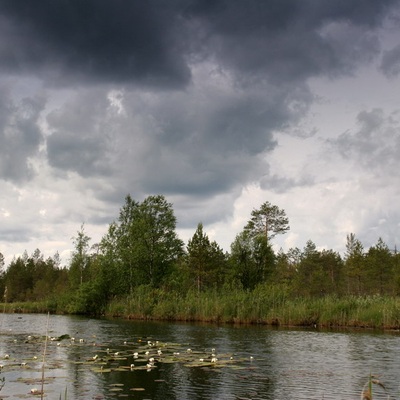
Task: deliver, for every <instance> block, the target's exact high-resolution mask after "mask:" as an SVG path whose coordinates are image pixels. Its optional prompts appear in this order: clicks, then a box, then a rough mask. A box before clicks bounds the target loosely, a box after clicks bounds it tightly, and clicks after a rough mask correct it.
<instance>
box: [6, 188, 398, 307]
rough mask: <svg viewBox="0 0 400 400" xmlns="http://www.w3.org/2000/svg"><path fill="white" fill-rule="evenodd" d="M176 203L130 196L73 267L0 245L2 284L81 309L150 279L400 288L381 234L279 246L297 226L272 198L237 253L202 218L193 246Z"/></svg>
mask: <svg viewBox="0 0 400 400" xmlns="http://www.w3.org/2000/svg"><path fill="white" fill-rule="evenodd" d="M176 222H177V221H176V217H175V215H174V210H173V206H172V204H171V203H169V202H168V201H167V200H166V198H165V197H164V196H162V195H155V196H149V197H147V198H146V199H145V200H144V201H142V202H138V201H135V200H134V199H133V198H132V197H131V196H130V195H128V196H126V198H125V202H124V204H123V206H122V207H121V209H120V211H119V215H118V217H117V218H116V219H115V221H113V222H112V223H111V224H110V225H109V227H108V230H107V232H106V233H105V235H104V236H103V237H102V239H101V241H100V243H97V244H94V245H91V243H90V241H91V238H90V237H89V236H88V235H87V233H86V231H85V227H84V225H82V226H81V227H80V230H79V231H78V232H77V234H76V236H75V237H74V238H73V245H74V250H73V252H72V256H71V259H70V260H69V262H68V265H67V266H64V267H62V266H61V260H60V257H59V255H58V253H56V254H55V255H54V256H53V257H48V258H47V259H45V258H44V256H43V255H42V253H41V252H40V250H39V249H37V250H35V251H34V252H33V254H31V255H28V254H27V253H26V252H25V253H24V254H23V255H22V256H19V257H14V259H13V260H12V261H11V262H10V264H9V265H8V266H5V265H4V257H3V255H2V254H1V253H0V267H1V274H0V291H1V293H4V301H5V302H9V303H12V302H21V301H25V302H27V301H28V302H29V301H42V300H47V301H49V302H50V304H51V302H53V303H54V308H57V309H61V310H63V311H66V312H71V313H90V314H99V313H102V312H103V311H104V309H105V307H106V306H107V304H108V303H109V302H110V301H111V300H113V299H116V298H124V297H126V298H129V296H131V295H133V294H134V293H135V292H136V291H137V290H139V289H140V288H143V287H148V288H152V289H159V290H161V291H166V292H175V293H177V295H179V294H184V293H187V292H189V291H192V292H194V293H196V292H197V293H201V292H205V291H207V290H217V291H218V290H222V289H224V290H225V289H228V290H238V291H246V292H250V291H253V290H255V289H257V287H260V285H263V287H265V284H268V285H269V287H273V286H279V287H280V288H281V289H283V290H285V292H286V293H287V294H288V295H289V296H292V297H293V298H297V297H323V296H327V295H332V294H335V295H337V296H347V295H356V296H364V295H371V294H379V295H398V294H400V256H399V254H398V253H397V252H396V251H391V250H390V249H389V248H388V246H387V245H386V244H385V243H384V241H383V240H382V239H381V238H379V239H378V241H377V243H376V244H375V245H374V246H372V247H370V248H368V249H365V248H364V247H363V245H362V243H361V242H360V240H359V239H357V237H356V236H355V234H354V233H350V234H348V235H347V243H346V252H345V254H344V255H343V256H341V255H340V254H339V253H338V252H335V251H333V250H318V248H317V246H316V244H315V243H314V242H313V241H312V240H309V241H307V243H306V245H305V247H304V248H303V249H300V248H297V247H296V248H291V249H289V250H288V251H286V252H284V251H283V250H282V249H281V250H280V251H278V252H275V251H274V250H273V247H272V241H273V238H274V237H275V236H276V235H280V234H284V233H286V232H287V231H288V230H289V220H288V218H287V216H286V213H285V211H284V210H282V209H280V208H279V207H277V206H275V205H272V204H271V203H269V202H265V203H263V204H262V205H261V206H260V208H259V209H255V210H253V211H252V213H251V215H250V218H249V221H248V223H247V224H246V225H245V226H244V228H243V230H242V231H241V232H240V233H239V234H237V235H236V237H235V239H234V241H233V243H232V244H231V247H230V252H224V251H223V250H222V249H221V247H220V246H219V245H218V243H217V242H216V241H212V240H210V238H209V237H208V235H207V234H206V233H205V232H204V229H203V225H202V223H201V222H200V223H199V224H198V225H197V228H196V230H195V232H194V234H193V236H192V237H191V239H190V240H189V241H188V243H187V244H185V243H184V242H183V241H182V240H181V239H179V237H178V235H177V233H176Z"/></svg>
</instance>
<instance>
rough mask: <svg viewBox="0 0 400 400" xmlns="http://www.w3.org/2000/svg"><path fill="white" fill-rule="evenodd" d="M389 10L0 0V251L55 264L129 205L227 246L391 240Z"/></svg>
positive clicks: (396, 50)
mask: <svg viewBox="0 0 400 400" xmlns="http://www.w3.org/2000/svg"><path fill="white" fill-rule="evenodd" d="M399 23H400V2H399V1H398V0H396V1H393V0H380V1H376V0H343V1H342V0H338V1H331V0H302V1H298V0H259V1H257V0H246V1H243V0H225V1H223V0H214V1H211V0H209V1H208V0H202V1H200V0H197V1H196V0H169V1H162V0H146V1H136V0H134V1H126V0H85V1H82V0H57V1H54V0H40V1H31V0H0V184H1V191H0V252H1V253H2V254H3V255H4V256H5V257H6V260H10V259H11V258H12V257H13V256H14V255H19V254H21V253H22V252H23V251H24V250H27V251H28V253H29V254H30V253H32V252H33V251H34V250H35V249H36V248H39V249H40V250H41V251H42V253H44V254H45V255H46V256H51V255H53V254H54V253H55V252H56V251H59V252H60V255H61V258H62V259H63V262H64V263H66V262H68V258H69V251H70V250H71V248H72V247H73V246H72V240H71V238H72V237H73V236H75V235H76V232H77V231H78V230H79V229H80V226H81V224H82V223H84V224H85V231H86V233H87V234H88V235H89V236H90V237H91V238H92V244H93V243H95V242H98V241H99V240H100V238H101V237H102V236H103V235H104V234H105V233H106V231H107V227H108V224H109V223H111V222H112V221H113V220H114V219H116V218H117V216H118V212H119V209H120V207H121V206H122V205H123V203H124V198H125V196H126V195H127V194H128V193H129V194H131V196H132V197H133V198H134V199H135V200H138V201H142V200H143V199H144V198H145V197H147V196H148V195H152V194H163V195H165V196H166V198H167V200H168V201H170V202H172V203H173V206H174V210H175V214H176V216H177V218H178V233H179V236H180V237H181V238H182V239H183V240H184V241H185V242H186V241H187V240H188V239H189V238H190V237H191V236H192V235H193V233H194V231H195V229H196V226H197V224H198V223H199V222H202V223H203V225H204V228H205V231H206V233H207V234H208V235H209V237H210V238H211V239H213V240H216V241H217V242H218V243H219V244H220V246H221V247H222V248H224V250H227V251H229V248H230V244H231V242H232V241H233V240H234V238H235V235H236V234H238V233H239V232H240V231H241V230H242V228H243V226H244V225H245V224H246V222H247V220H248V219H249V217H250V213H251V211H252V210H253V209H254V208H258V207H259V206H260V205H261V204H262V203H264V202H265V201H269V202H271V203H272V204H276V205H278V206H279V207H280V208H283V209H284V210H285V211H286V214H287V216H288V218H289V221H290V227H291V229H290V231H289V233H287V234H286V235H284V236H281V237H276V238H275V247H276V248H277V249H279V247H282V248H283V249H284V250H287V249H289V248H290V247H296V246H297V247H299V248H303V247H304V246H305V244H306V242H307V240H309V239H311V240H313V241H314V242H315V243H316V245H317V246H318V248H328V249H333V250H336V251H339V252H341V253H343V251H344V248H345V243H346V235H347V234H349V233H355V234H356V237H358V238H359V239H360V240H361V241H362V242H363V244H364V246H365V247H366V248H368V247H370V246H372V245H374V244H376V242H377V240H378V238H379V237H382V239H383V240H384V241H385V242H386V243H387V245H388V246H389V247H390V248H392V249H393V248H394V247H395V246H396V245H397V246H398V245H399V243H400V207H399V204H400V185H399V183H400V178H399V171H400V157H399V153H400V114H399V111H400V101H399V100H400V81H399V79H400V77H399V75H400V28H399V26H400V24H399Z"/></svg>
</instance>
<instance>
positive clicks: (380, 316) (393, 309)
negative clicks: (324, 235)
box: [106, 285, 400, 329]
mask: <svg viewBox="0 0 400 400" xmlns="http://www.w3.org/2000/svg"><path fill="white" fill-rule="evenodd" d="M106 315H108V316H118V317H127V318H132V319H156V320H176V321H204V322H221V323H243V324H268V325H277V326H321V327H365V328H385V329H389V328H393V329H394V328H400V298H397V297H385V296H367V297H356V296H348V297H338V296H326V297H321V298H301V297H299V298H291V297H290V296H288V295H287V293H286V291H285V290H284V288H276V287H275V288H274V287H271V286H267V285H262V286H259V287H257V288H256V289H255V290H253V291H245V290H240V289H229V288H226V289H222V290H216V289H215V290H208V291H206V292H197V291H188V292H187V293H185V294H179V293H177V292H166V291H162V290H159V289H151V288H148V287H140V288H138V290H137V291H135V292H134V293H133V294H132V295H131V296H128V297H127V298H122V299H114V300H113V301H112V302H111V303H109V305H108V307H107V309H106Z"/></svg>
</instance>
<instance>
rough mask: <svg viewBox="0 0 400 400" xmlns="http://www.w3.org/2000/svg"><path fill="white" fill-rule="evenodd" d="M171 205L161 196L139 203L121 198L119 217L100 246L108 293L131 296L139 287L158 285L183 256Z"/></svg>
mask: <svg viewBox="0 0 400 400" xmlns="http://www.w3.org/2000/svg"><path fill="white" fill-rule="evenodd" d="M175 228H176V218H175V216H174V213H173V209H172V204H170V203H168V202H167V201H166V199H165V198H164V196H149V197H147V198H146V199H145V200H144V201H143V202H142V203H138V202H136V201H134V200H133V199H132V198H131V197H130V196H127V197H126V198H125V204H124V206H123V207H122V208H121V211H120V215H119V218H118V220H117V221H116V222H114V223H112V224H111V225H110V227H109V230H108V233H107V235H106V236H105V237H104V238H103V239H102V242H101V244H100V250H101V258H100V261H101V264H102V268H103V270H107V272H104V273H103V277H104V278H105V279H106V281H107V284H109V285H110V286H111V291H110V292H111V293H112V294H114V295H120V294H123V293H127V292H128V293H131V294H132V293H133V291H134V288H135V287H137V286H140V285H151V286H153V287H159V286H162V285H163V284H164V283H165V282H166V281H167V280H168V276H169V274H170V273H171V272H172V270H173V267H174V264H175V263H176V262H177V260H178V259H179V257H180V256H181V255H182V254H183V242H182V241H181V240H180V239H179V238H178V237H177V234H176V232H175Z"/></svg>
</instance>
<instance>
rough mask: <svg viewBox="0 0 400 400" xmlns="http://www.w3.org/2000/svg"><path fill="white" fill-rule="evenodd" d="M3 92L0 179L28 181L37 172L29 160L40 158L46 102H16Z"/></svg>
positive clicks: (0, 128) (0, 133)
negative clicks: (42, 115) (41, 115)
mask: <svg viewBox="0 0 400 400" xmlns="http://www.w3.org/2000/svg"><path fill="white" fill-rule="evenodd" d="M1 89H2V91H1V94H0V178H2V179H5V180H10V181H21V180H26V179H28V178H29V177H30V176H31V175H32V173H33V172H32V169H31V166H30V164H29V159H30V158H31V157H34V156H35V155H37V153H38V151H39V146H40V144H41V143H42V133H41V130H40V128H39V125H38V120H39V117H40V113H41V111H42V110H43V108H44V105H45V99H44V98H42V97H32V98H23V99H22V100H20V101H18V102H15V101H14V100H13V98H12V97H11V96H10V95H9V93H8V91H7V89H6V88H4V87H3V88H1ZM1 89H0V90H1Z"/></svg>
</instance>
